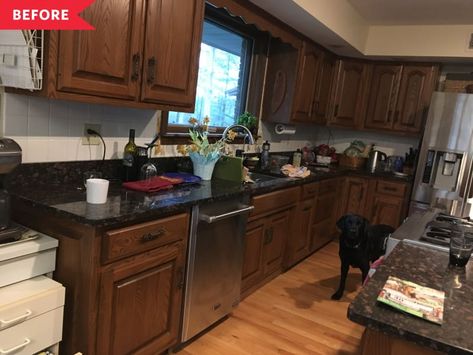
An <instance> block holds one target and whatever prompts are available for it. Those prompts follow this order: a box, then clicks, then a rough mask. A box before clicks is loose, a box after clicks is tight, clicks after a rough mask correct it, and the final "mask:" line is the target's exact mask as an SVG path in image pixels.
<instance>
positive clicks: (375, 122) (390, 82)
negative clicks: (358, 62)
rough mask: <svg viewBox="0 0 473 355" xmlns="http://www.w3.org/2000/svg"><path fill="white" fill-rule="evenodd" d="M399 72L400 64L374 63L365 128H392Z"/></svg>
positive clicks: (399, 77)
mask: <svg viewBox="0 0 473 355" xmlns="http://www.w3.org/2000/svg"><path fill="white" fill-rule="evenodd" d="M401 73H402V65H388V64H386V65H383V64H376V65H374V67H373V76H372V80H371V87H370V93H369V100H368V111H367V114H366V118H365V127H366V128H375V129H376V128H380V129H389V128H392V125H393V120H394V114H395V110H396V104H397V96H398V91H399V84H400V81H401Z"/></svg>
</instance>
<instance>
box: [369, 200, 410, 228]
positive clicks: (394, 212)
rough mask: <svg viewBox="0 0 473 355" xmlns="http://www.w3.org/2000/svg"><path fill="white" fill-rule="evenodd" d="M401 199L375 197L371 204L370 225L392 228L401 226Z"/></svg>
mask: <svg viewBox="0 0 473 355" xmlns="http://www.w3.org/2000/svg"><path fill="white" fill-rule="evenodd" d="M403 201H404V200H403V199H402V198H399V197H393V196H389V195H379V194H378V195H376V196H375V197H374V202H373V217H372V221H371V223H372V224H387V225H390V226H392V227H393V228H397V227H399V225H400V224H401V213H402V209H403Z"/></svg>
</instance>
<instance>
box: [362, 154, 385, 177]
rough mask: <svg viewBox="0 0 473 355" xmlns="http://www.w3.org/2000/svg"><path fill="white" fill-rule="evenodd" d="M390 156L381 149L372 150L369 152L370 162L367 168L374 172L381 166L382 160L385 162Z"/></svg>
mask: <svg viewBox="0 0 473 355" xmlns="http://www.w3.org/2000/svg"><path fill="white" fill-rule="evenodd" d="M387 158H388V156H387V155H386V154H385V153H383V152H381V151H379V150H372V151H371V152H370V154H369V158H368V163H367V164H366V168H367V169H368V171H370V172H372V173H374V172H375V171H376V169H377V168H378V167H379V163H380V162H385V161H386V159H387Z"/></svg>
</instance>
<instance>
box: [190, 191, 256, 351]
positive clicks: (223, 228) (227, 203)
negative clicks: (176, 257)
mask: <svg viewBox="0 0 473 355" xmlns="http://www.w3.org/2000/svg"><path fill="white" fill-rule="evenodd" d="M248 201H249V197H245V198H241V197H238V198H232V199H227V200H224V201H219V202H212V203H208V204H203V205H200V206H195V207H194V208H193V210H192V223H191V235H190V241H189V254H188V270H187V278H186V280H187V281H186V290H185V302H184V318H183V328H182V337H181V340H182V342H185V341H187V340H189V339H191V338H192V337H194V336H195V335H197V334H198V333H200V332H201V331H203V330H204V329H206V328H207V327H209V326H210V325H212V324H213V323H215V322H216V321H218V320H219V319H221V318H222V317H224V316H225V315H227V314H228V313H230V312H231V311H232V309H233V308H234V307H236V306H237V305H238V303H239V301H240V285H241V271H242V262H243V242H244V241H243V236H244V233H245V227H246V221H247V218H248V214H249V212H250V211H251V210H252V209H253V207H252V206H249V205H248Z"/></svg>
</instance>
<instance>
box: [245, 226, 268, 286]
mask: <svg viewBox="0 0 473 355" xmlns="http://www.w3.org/2000/svg"><path fill="white" fill-rule="evenodd" d="M264 222H265V219H264V218H260V219H258V220H255V221H253V222H249V223H248V224H247V227H246V233H245V237H244V238H245V242H244V254H243V271H242V280H241V290H242V292H243V291H246V290H247V289H249V288H250V287H252V286H254V285H256V284H257V283H258V282H259V281H261V280H262V279H263V276H264V265H263V247H264V233H265V232H264V231H265V228H264V227H265V224H264Z"/></svg>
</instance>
